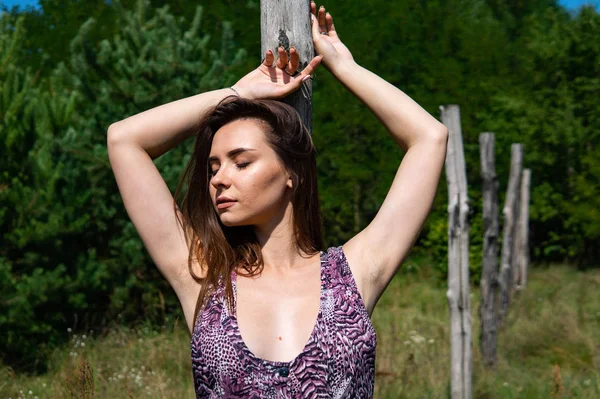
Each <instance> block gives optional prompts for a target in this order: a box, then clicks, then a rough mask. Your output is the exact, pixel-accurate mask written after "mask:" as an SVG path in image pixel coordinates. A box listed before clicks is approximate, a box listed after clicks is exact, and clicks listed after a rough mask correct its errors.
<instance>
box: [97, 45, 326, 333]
mask: <svg viewBox="0 0 600 399" xmlns="http://www.w3.org/2000/svg"><path fill="white" fill-rule="evenodd" d="M278 55H279V58H278V60H277V63H275V56H274V54H273V53H272V52H271V51H270V50H268V51H267V52H266V56H265V60H264V61H263V63H262V64H261V65H260V66H259V67H258V68H256V69H255V70H253V71H251V72H250V73H248V74H247V75H246V76H244V77H243V78H242V79H240V80H239V81H238V82H237V83H236V84H235V85H234V87H235V89H236V91H237V92H238V93H239V95H240V96H241V97H244V98H248V99H275V98H282V97H285V96H287V95H289V94H291V93H292V92H294V91H296V90H297V89H298V88H300V86H301V85H302V82H303V81H304V80H303V79H305V78H308V77H309V76H310V74H311V73H312V72H313V71H314V70H315V68H317V66H318V65H319V63H320V61H321V58H322V57H315V58H313V59H312V60H311V61H310V62H309V63H308V65H307V66H306V67H305V68H304V69H303V70H302V72H301V73H299V74H298V75H296V76H294V77H292V76H290V74H293V73H294V72H295V71H296V69H297V68H298V65H299V60H298V53H297V52H296V51H295V49H292V50H290V55H291V56H290V60H289V61H288V57H287V54H286V53H285V51H284V50H283V48H281V49H280V50H279V54H278ZM284 69H286V70H287V72H284ZM235 94H236V93H235V92H234V91H233V90H231V89H219V90H214V91H210V92H206V93H202V94H197V95H194V96H191V97H187V98H184V99H181V100H177V101H173V102H170V103H167V104H164V105H161V106H158V107H155V108H152V109H150V110H147V111H144V112H141V113H139V114H136V115H133V116H130V117H129V118H126V119H123V120H122V121H119V122H115V123H113V124H112V125H110V127H109V128H108V134H107V147H108V158H109V160H110V165H111V168H112V170H113V173H114V175H115V179H116V181H117V186H118V188H119V192H120V193H121V197H122V198H123V203H124V204H125V209H126V210H127V214H128V215H129V218H130V219H131V221H132V222H133V225H134V226H135V228H136V230H137V232H138V233H139V235H140V237H141V238H142V241H143V243H144V246H145V247H146V249H147V250H148V253H149V254H150V256H151V258H152V260H153V261H154V263H155V264H156V266H157V267H158V269H159V270H160V272H161V274H162V275H163V276H164V277H165V278H166V279H167V281H168V282H169V284H170V285H171V287H173V289H174V290H175V293H176V294H177V296H178V298H179V300H180V302H181V304H182V307H183V311H184V314H185V317H186V321H187V324H188V328H189V329H190V331H192V329H193V321H192V319H193V314H194V309H195V305H196V300H197V298H198V293H199V291H200V286H199V284H198V283H197V282H196V281H195V280H194V279H193V278H192V276H191V274H190V272H189V270H188V267H187V261H188V256H189V246H188V244H187V243H186V242H185V237H184V235H183V229H182V227H181V226H180V224H179V223H178V221H177V218H176V216H175V213H174V212H173V195H172V194H171V192H170V191H169V188H168V186H167V184H166V183H165V181H164V180H163V178H162V176H161V175H160V173H159V172H158V169H157V168H156V166H155V165H154V162H153V160H154V159H156V158H158V157H160V156H161V155H162V154H164V153H166V152H167V151H169V150H170V149H172V148H173V147H175V146H177V145H178V144H180V143H181V142H183V141H185V139H186V138H188V137H189V136H190V135H191V134H192V132H193V128H194V127H195V126H196V124H197V123H198V121H199V120H200V119H201V118H202V117H203V116H204V114H205V113H206V112H207V111H208V110H209V109H212V108H213V107H214V106H215V105H217V104H218V103H219V102H220V101H221V100H222V99H223V98H225V97H227V96H230V95H235ZM207 211H210V210H207ZM177 212H178V214H179V216H181V212H180V211H179V210H178V209H177ZM194 267H195V270H194V271H195V272H196V274H197V275H200V276H203V275H204V273H203V270H200V267H199V265H198V264H195V265H194Z"/></svg>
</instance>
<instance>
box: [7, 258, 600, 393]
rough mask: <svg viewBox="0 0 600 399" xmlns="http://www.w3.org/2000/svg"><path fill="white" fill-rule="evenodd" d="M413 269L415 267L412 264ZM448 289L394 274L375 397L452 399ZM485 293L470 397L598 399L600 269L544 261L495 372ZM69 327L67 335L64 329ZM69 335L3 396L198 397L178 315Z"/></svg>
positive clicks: (383, 306)
mask: <svg viewBox="0 0 600 399" xmlns="http://www.w3.org/2000/svg"><path fill="white" fill-rule="evenodd" d="M407 269H408V270H410V268H407ZM445 293H446V288H445V286H444V284H443V283H436V282H435V279H434V278H433V275H432V273H431V272H430V271H428V270H427V269H426V268H423V269H421V271H419V272H416V273H411V274H408V273H401V274H398V275H397V276H396V277H395V278H394V280H393V281H392V282H391V283H390V285H389V286H388V288H387V290H386V292H385V294H384V295H383V296H382V298H381V299H380V301H379V303H378V304H377V307H376V310H375V312H374V314H373V318H372V320H373V324H374V325H375V328H376V330H377V338H378V344H377V360H376V378H375V381H376V382H375V398H376V399H379V398H448V397H449V393H448V392H449V384H448V381H449V372H450V370H449V366H450V363H449V357H450V347H449V318H448V306H447V303H446V297H445ZM478 306H479V291H478V289H476V288H473V289H472V293H471V314H472V321H473V357H474V358H473V397H474V398H486V399H487V398H489V399H492V398H503V399H504V398H536V399H537V398H552V399H557V398H590V399H592V398H599V397H600V270H592V271H587V272H578V271H576V270H574V269H572V268H568V267H565V266H552V267H544V268H541V267H538V268H533V269H532V270H531V271H530V273H529V282H528V286H527V288H526V289H525V290H524V291H521V292H520V293H518V295H517V296H516V297H514V298H513V301H512V304H511V308H510V311H509V316H508V318H507V320H506V323H505V326H504V329H503V330H502V331H501V333H500V337H499V342H498V364H497V367H496V369H495V370H487V369H485V368H484V367H483V366H482V363H481V357H480V352H479V342H478V340H479V316H478ZM65 333H68V332H65ZM68 334H70V335H71V336H70V345H69V347H66V348H63V349H61V350H57V351H56V352H55V353H54V354H53V356H52V360H51V368H50V370H52V372H51V373H49V374H47V375H42V376H35V377H30V376H25V375H15V374H14V373H13V372H12V370H11V369H10V368H9V367H0V397H2V398H13V399H16V398H31V399H34V398H36V397H37V398H38V399H42V398H71V397H75V398H92V397H94V398H142V397H145V398H194V388H193V383H192V378H191V358H190V348H189V342H190V338H189V335H188V332H187V329H186V327H185V324H184V323H182V322H181V321H179V322H176V323H174V324H173V325H172V326H170V327H164V328H163V329H162V330H160V331H158V330H153V329H151V328H150V327H149V326H146V327H141V328H137V329H126V328H124V327H119V326H115V327H114V328H111V329H110V331H109V332H108V334H105V335H104V336H94V334H93V332H88V334H86V335H83V334H72V333H68Z"/></svg>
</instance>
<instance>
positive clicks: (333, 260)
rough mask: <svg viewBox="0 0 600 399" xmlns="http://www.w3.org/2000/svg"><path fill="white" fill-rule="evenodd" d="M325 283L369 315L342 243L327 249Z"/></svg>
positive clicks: (361, 311)
mask: <svg viewBox="0 0 600 399" xmlns="http://www.w3.org/2000/svg"><path fill="white" fill-rule="evenodd" d="M326 262H327V264H326V267H325V268H324V270H323V272H324V274H325V284H326V286H327V288H330V289H333V290H334V291H335V292H337V293H338V295H344V296H345V297H347V298H348V299H349V300H350V301H351V302H352V303H353V305H354V306H355V307H356V308H357V309H359V312H360V313H364V314H366V315H368V313H367V310H366V306H365V304H364V302H363V299H362V297H361V295H360V293H359V291H358V285H357V284H356V280H355V278H354V275H353V274H352V270H351V269H350V266H349V265H348V259H346V254H345V253H344V250H343V248H342V246H341V245H339V246H334V247H329V248H328V249H327V256H326Z"/></svg>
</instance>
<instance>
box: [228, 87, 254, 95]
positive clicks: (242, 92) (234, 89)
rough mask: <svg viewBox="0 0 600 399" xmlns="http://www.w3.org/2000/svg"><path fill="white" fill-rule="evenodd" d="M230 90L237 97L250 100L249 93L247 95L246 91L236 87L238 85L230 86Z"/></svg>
mask: <svg viewBox="0 0 600 399" xmlns="http://www.w3.org/2000/svg"><path fill="white" fill-rule="evenodd" d="M229 90H230V91H231V92H232V94H235V95H236V96H238V97H240V98H250V96H249V95H248V93H246V91H245V90H244V89H243V88H241V87H239V86H236V85H233V86H230V87H229Z"/></svg>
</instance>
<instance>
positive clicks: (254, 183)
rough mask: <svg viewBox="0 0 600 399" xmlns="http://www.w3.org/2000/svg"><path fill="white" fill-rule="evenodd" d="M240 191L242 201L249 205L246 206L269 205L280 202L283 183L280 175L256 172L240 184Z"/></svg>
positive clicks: (283, 188)
mask: <svg viewBox="0 0 600 399" xmlns="http://www.w3.org/2000/svg"><path fill="white" fill-rule="evenodd" d="M240 184H242V187H241V188H242V191H243V193H244V197H243V198H244V200H248V201H249V202H250V203H248V204H247V205H249V206H252V205H253V204H254V205H258V206H261V205H269V204H273V203H276V202H279V201H280V200H281V198H280V197H281V196H282V195H283V190H285V181H284V178H283V176H282V174H281V173H279V172H277V173H275V172H272V171H269V172H264V171H262V172H261V171H256V172H255V173H253V174H252V175H249V176H248V178H247V179H244V180H243V181H242V182H240Z"/></svg>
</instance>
